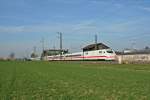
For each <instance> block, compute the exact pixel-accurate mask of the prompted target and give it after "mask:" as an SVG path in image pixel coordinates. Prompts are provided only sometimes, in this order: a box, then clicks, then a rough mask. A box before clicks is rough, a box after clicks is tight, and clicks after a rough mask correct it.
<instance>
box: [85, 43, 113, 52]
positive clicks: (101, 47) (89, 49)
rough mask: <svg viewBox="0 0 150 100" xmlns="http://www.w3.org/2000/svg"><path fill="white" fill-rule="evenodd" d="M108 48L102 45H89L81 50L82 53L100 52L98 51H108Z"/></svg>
mask: <svg viewBox="0 0 150 100" xmlns="http://www.w3.org/2000/svg"><path fill="white" fill-rule="evenodd" d="M109 48H110V47H108V46H106V45H105V44H103V43H97V44H90V45H87V46H86V47H84V48H83V51H91V50H100V49H109Z"/></svg>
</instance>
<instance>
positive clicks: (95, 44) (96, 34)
mask: <svg viewBox="0 0 150 100" xmlns="http://www.w3.org/2000/svg"><path fill="white" fill-rule="evenodd" d="M97 49H98V47H97V34H95V50H97Z"/></svg>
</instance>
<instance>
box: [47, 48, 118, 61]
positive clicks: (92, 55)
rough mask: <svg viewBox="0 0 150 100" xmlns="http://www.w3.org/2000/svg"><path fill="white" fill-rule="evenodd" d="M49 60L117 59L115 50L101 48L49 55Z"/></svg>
mask: <svg viewBox="0 0 150 100" xmlns="http://www.w3.org/2000/svg"><path fill="white" fill-rule="evenodd" d="M46 59H47V60H48V61H53V60H54V61H55V60H108V61H110V60H116V53H115V51H114V50H112V49H110V48H108V49H100V50H91V51H82V52H76V53H67V54H62V55H53V56H47V58H46Z"/></svg>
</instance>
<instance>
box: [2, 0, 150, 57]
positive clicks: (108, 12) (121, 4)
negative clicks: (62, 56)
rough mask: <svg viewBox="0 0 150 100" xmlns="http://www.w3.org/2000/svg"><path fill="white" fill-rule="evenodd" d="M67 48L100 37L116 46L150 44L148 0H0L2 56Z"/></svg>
mask: <svg viewBox="0 0 150 100" xmlns="http://www.w3.org/2000/svg"><path fill="white" fill-rule="evenodd" d="M57 32H62V33H63V47H64V48H68V49H70V51H71V52H76V51H79V50H81V49H80V48H82V47H84V46H85V45H87V44H90V43H93V42H94V35H95V34H97V35H98V41H99V42H103V43H105V44H107V45H108V46H110V47H112V48H113V49H115V50H123V49H124V48H131V47H132V44H134V48H137V49H142V48H144V47H145V46H150V0H0V57H6V56H8V55H9V54H10V53H11V52H14V53H15V54H16V56H17V57H23V56H27V55H29V54H30V53H31V52H32V51H33V47H34V46H36V47H37V51H38V53H40V51H41V47H42V44H41V42H40V41H41V39H42V38H44V39H45V48H47V49H48V48H53V47H54V46H55V47H56V48H58V47H59V39H58V34H57Z"/></svg>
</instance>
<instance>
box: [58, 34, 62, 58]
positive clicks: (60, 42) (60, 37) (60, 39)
mask: <svg viewBox="0 0 150 100" xmlns="http://www.w3.org/2000/svg"><path fill="white" fill-rule="evenodd" d="M58 35H59V44H60V48H59V49H60V60H61V58H62V33H61V32H58Z"/></svg>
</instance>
